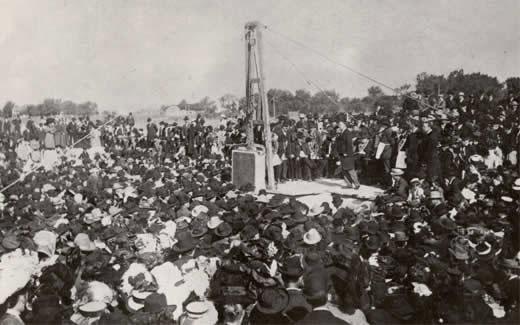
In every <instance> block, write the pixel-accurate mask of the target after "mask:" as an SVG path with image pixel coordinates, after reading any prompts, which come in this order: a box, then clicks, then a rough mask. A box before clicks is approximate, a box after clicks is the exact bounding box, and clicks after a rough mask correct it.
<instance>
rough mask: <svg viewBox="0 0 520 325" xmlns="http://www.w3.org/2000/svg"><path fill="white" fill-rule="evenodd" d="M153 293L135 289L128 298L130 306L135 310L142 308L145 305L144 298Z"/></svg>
mask: <svg viewBox="0 0 520 325" xmlns="http://www.w3.org/2000/svg"><path fill="white" fill-rule="evenodd" d="M152 293H153V292H151V291H139V290H134V291H133V292H132V296H130V298H129V299H128V307H129V308H130V309H132V310H133V311H134V312H135V311H138V310H140V309H142V308H143V307H144V300H145V299H146V297H148V296H149V295H151V294H152Z"/></svg>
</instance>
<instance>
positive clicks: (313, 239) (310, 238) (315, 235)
mask: <svg viewBox="0 0 520 325" xmlns="http://www.w3.org/2000/svg"><path fill="white" fill-rule="evenodd" d="M320 241H321V234H320V233H319V232H318V230H316V228H311V229H309V231H307V232H306V233H305V234H304V235H303V242H304V243H305V244H307V245H316V244H317V243H319V242H320Z"/></svg>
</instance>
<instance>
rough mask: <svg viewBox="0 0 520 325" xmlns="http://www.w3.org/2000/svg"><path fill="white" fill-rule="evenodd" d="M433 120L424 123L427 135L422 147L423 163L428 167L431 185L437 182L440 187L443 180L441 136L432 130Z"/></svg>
mask: <svg viewBox="0 0 520 325" xmlns="http://www.w3.org/2000/svg"><path fill="white" fill-rule="evenodd" d="M431 125H432V120H431V119H428V120H425V121H424V122H423V126H422V128H423V131H424V133H425V134H426V136H425V138H424V141H423V145H422V150H421V152H422V155H423V156H422V159H421V160H422V162H423V164H425V165H426V171H427V173H428V181H430V183H433V182H437V183H438V185H440V178H441V161H440V159H439V149H438V146H439V134H438V132H437V131H436V130H433V129H432V126H431Z"/></svg>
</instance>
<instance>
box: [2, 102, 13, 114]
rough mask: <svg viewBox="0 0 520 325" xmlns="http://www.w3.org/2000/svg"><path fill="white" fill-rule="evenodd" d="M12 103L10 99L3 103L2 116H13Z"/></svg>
mask: <svg viewBox="0 0 520 325" xmlns="http://www.w3.org/2000/svg"><path fill="white" fill-rule="evenodd" d="M13 110H14V103H13V102H12V101H8V102H7V103H5V105H4V108H3V109H2V116H3V117H7V118H11V117H13Z"/></svg>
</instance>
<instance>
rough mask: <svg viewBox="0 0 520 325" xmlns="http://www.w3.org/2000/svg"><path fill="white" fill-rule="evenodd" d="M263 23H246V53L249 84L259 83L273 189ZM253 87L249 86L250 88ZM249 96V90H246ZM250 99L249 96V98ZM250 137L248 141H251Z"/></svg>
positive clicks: (269, 179)
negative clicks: (252, 71) (253, 73)
mask: <svg viewBox="0 0 520 325" xmlns="http://www.w3.org/2000/svg"><path fill="white" fill-rule="evenodd" d="M261 26H263V25H262V24H260V23H259V22H249V23H247V24H246V25H245V29H246V40H247V45H246V46H247V48H248V49H249V50H248V53H247V54H246V55H247V57H246V62H247V65H248V71H249V73H248V75H247V76H246V78H247V85H248V87H250V86H251V82H252V81H254V82H255V83H257V84H258V95H259V97H260V107H259V108H260V109H261V113H262V114H261V116H262V122H263V127H264V140H265V165H266V168H267V186H266V187H267V189H268V190H273V189H274V187H275V183H274V167H273V143H272V139H271V125H270V122H269V105H268V102H267V93H266V91H265V75H264V67H263V63H264V61H263V51H262V30H261V28H260V27H261ZM253 67H254V70H255V72H256V77H257V79H255V80H252V79H251V70H252V68H253ZM250 89H251V88H249V90H250ZM249 96H250V97H252V92H251V91H249ZM246 97H247V90H246ZM248 99H249V98H248ZM249 141H250V140H249V139H248V143H249Z"/></svg>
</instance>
